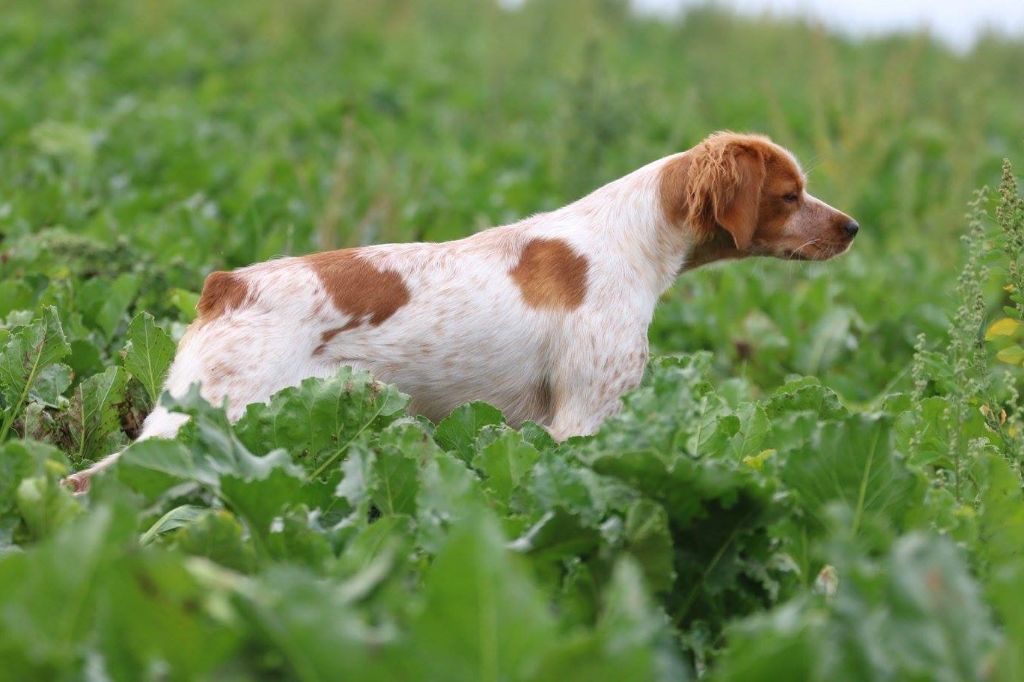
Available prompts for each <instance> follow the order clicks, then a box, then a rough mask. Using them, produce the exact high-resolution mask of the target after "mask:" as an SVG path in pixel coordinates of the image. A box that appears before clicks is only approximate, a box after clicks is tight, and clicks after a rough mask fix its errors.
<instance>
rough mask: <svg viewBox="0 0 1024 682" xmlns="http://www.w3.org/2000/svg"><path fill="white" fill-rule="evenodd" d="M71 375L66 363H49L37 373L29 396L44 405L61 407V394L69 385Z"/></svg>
mask: <svg viewBox="0 0 1024 682" xmlns="http://www.w3.org/2000/svg"><path fill="white" fill-rule="evenodd" d="M71 375H72V372H71V368H70V367H68V366H67V365H63V364H56V365H49V366H48V367H45V368H43V371H41V372H40V373H39V378H38V379H37V380H36V382H35V385H34V386H33V387H32V390H31V391H29V396H30V397H31V399H32V400H34V401H35V402H37V403H40V404H41V405H44V406H46V407H55V408H59V407H62V405H61V396H63V395H64V391H66V390H68V387H69V386H71Z"/></svg>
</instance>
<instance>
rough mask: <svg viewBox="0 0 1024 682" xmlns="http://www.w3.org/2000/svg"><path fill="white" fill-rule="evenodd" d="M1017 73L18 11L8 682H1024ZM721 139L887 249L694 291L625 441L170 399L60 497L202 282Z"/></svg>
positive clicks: (840, 51) (483, 417)
mask: <svg viewBox="0 0 1024 682" xmlns="http://www.w3.org/2000/svg"><path fill="white" fill-rule="evenodd" d="M1022 64H1024V40H1017V41H1013V40H1009V39H1003V38H997V37H994V36H989V37H984V38H982V39H981V40H980V42H979V43H978V44H977V46H976V47H974V48H973V49H972V50H971V51H970V52H967V53H965V54H956V53H953V52H951V51H950V50H948V49H947V48H945V47H944V46H942V45H941V44H940V43H938V42H935V41H934V40H931V39H929V38H928V37H927V36H925V35H904V36H899V37H888V38H872V39H853V38H845V37H840V36H836V35H832V34H829V33H827V32H824V31H823V30H821V29H820V28H817V27H815V26H811V25H807V24H803V23H798V22H795V21H781V20H772V19H768V18H762V19H744V18H738V17H735V16H731V15H728V14H724V13H721V12H718V11H714V10H710V9H696V10H693V11H691V12H690V13H689V14H687V15H685V16H684V17H682V18H680V19H679V20H676V21H657V20H653V19H643V18H637V17H634V16H632V15H630V14H629V12H628V11H627V10H626V5H625V4H624V3H623V2H619V1H616V0H559V1H557V2H555V1H551V2H545V1H542V0H534V1H533V2H528V3H526V5H525V7H524V8H522V9H521V10H516V11H510V10H506V9H503V8H502V7H501V6H500V5H499V4H497V3H495V2H492V1H491V0H487V1H484V0H481V1H479V2H463V1H461V0H432V1H429V2H428V1H425V0H424V1H413V0H390V1H387V2H384V1H378V2H375V1H373V0H370V1H368V2H348V1H347V0H346V1H340V0H339V1H337V2H331V1H329V0H291V1H290V2H287V3H283V2H279V3H271V2H262V1H259V2H256V1H254V2H234V3H232V2H226V1H223V0H206V1H203V0H160V1H157V0H135V1H131V2H130V1H129V0H13V1H9V2H6V3H4V5H3V7H2V8H0V661H2V664H0V679H10V680H19V681H24V680H79V679H85V680H96V681H101V680H131V681H134V680H197V679H198V680H217V681H225V682H227V681H234V680H250V679H261V680H262V679H265V680H278V679H297V680H304V681H313V680H444V681H446V682H452V681H466V682H492V681H498V680H510V681H511V680H552V681H562V680H576V679H579V680H588V682H601V681H603V680H607V681H608V682H620V681H623V680H665V681H668V680H686V679H705V680H714V681H739V680H765V681H772V682H774V681H779V680H827V681H830V682H831V681H837V680H894V681H895V680H899V681H902V680H927V681H946V680H1000V681H1006V682H1016V681H1019V680H1022V679H1024V493H1022V463H1024V450H1022V445H1024V414H1022V412H1021V399H1020V395H1019V393H1020V390H1021V387H1022V381H1021V380H1022V377H1024V375H1022V372H1021V369H1020V365H1021V363H1022V361H1024V348H1022V346H1024V322H1022V320H1024V200H1022V198H1021V193H1020V189H1019V187H1018V184H1017V181H1016V180H1015V175H1014V170H1015V169H1016V172H1017V173H1020V172H1021V170H1022V169H1024V69H1022V68H1021V65H1022ZM727 128H728V129H734V130H749V131H759V132H763V133H766V134H769V135H770V136H772V137H773V138H774V139H775V140H776V141H778V142H780V143H781V144H783V145H785V146H787V147H790V148H791V149H793V150H794V151H795V152H796V153H797V155H798V157H799V158H801V160H802V161H803V163H804V166H805V168H806V169H807V170H808V172H809V187H810V190H811V191H812V192H813V193H814V194H816V195H817V196H819V197H821V198H823V199H824V200H825V201H827V202H829V203H831V204H833V205H835V206H837V207H839V208H841V209H842V210H844V211H846V212H848V213H850V214H851V215H853V216H855V217H856V218H857V219H858V220H859V221H860V224H861V226H862V230H861V234H860V236H859V237H858V239H857V243H856V244H855V245H854V248H853V250H852V252H851V253H849V254H847V255H845V256H843V257H841V258H839V259H837V260H835V261H833V262H828V263H822V264H807V263H792V262H781V261H767V260H758V261H745V262H742V263H725V264H722V265H718V266H714V267H710V268H706V269H701V270H698V271H695V272H691V273H688V274H686V275H684V276H683V277H681V278H680V281H679V282H678V283H677V285H676V286H675V287H674V288H673V289H672V290H671V291H670V292H669V293H668V294H667V295H666V296H665V299H664V301H663V302H662V303H661V306H660V307H659V310H658V314H657V316H656V319H655V323H654V325H653V326H652V328H651V330H650V340H651V345H652V358H653V359H652V361H651V364H650V366H649V368H648V371H647V375H646V378H645V381H644V384H643V386H642V387H641V388H639V389H638V390H636V391H634V392H632V393H631V394H629V395H628V396H626V398H625V399H624V407H623V410H622V412H621V413H620V414H619V415H618V416H616V417H613V418H611V419H609V420H608V422H607V423H606V424H605V425H604V427H603V428H602V429H601V431H600V432H599V433H598V434H596V435H594V436H592V437H587V438H575V439H571V440H569V441H567V442H565V443H561V444H556V443H555V442H553V441H552V440H551V439H550V438H549V437H548V435H547V434H546V432H545V431H544V430H543V429H542V428H540V427H538V426H536V425H532V424H527V425H526V426H524V427H523V428H522V429H520V430H514V429H512V428H510V427H508V426H507V425H504V424H503V422H502V417H501V415H500V414H499V413H498V412H497V411H496V410H495V409H493V408H491V407H490V406H488V405H485V404H481V403H477V404H470V405H466V406H463V407H460V408H458V409H457V410H456V411H455V412H454V413H453V414H452V415H451V416H449V417H448V418H447V419H445V420H443V421H442V422H440V423H438V424H433V423H430V422H429V421H427V420H425V419H422V418H417V417H410V416H407V415H406V413H405V406H406V404H407V398H406V396H404V395H403V394H402V393H401V392H400V391H399V390H398V388H396V387H393V386H386V385H382V384H378V383H376V382H374V381H373V379H372V378H371V377H369V376H367V375H364V374H353V373H351V372H350V371H348V370H347V369H346V370H342V371H341V372H340V373H339V374H338V375H337V376H335V377H333V378H330V379H327V380H324V381H313V380H311V381H307V382H305V383H303V384H302V385H301V386H298V387H295V388H291V389H287V390H285V391H282V392H281V393H279V394H277V395H276V396H275V397H274V398H273V400H272V401H271V402H270V404H268V405H254V406H250V407H249V409H248V411H247V412H246V414H245V416H244V417H243V418H242V419H241V420H240V421H238V422H237V423H235V424H229V423H228V421H227V420H226V418H225V415H224V413H223V411H222V410H221V409H220V408H219V407H218V406H211V405H208V404H206V403H204V402H203V401H202V399H201V398H200V397H199V395H198V393H197V392H193V394H191V395H189V396H188V397H186V398H184V399H182V400H180V401H173V400H170V399H169V397H167V396H164V397H163V398H162V400H164V401H165V402H166V403H167V404H169V405H171V406H173V408H174V409H176V410H179V411H183V412H186V413H188V414H190V415H192V417H193V419H192V421H191V422H190V424H189V426H187V427H186V428H185V430H184V431H183V433H182V434H181V435H180V436H179V437H178V439H176V440H173V441H170V440H156V441H147V442H144V443H141V444H139V445H137V446H133V447H131V448H129V449H128V451H127V453H126V454H125V456H124V458H123V459H122V460H121V463H120V464H119V465H118V466H117V467H116V468H114V469H112V470H110V472H109V474H108V475H105V476H103V477H101V478H99V479H97V480H95V481H94V483H93V487H92V490H91V491H90V493H89V494H88V495H87V496H78V497H75V496H72V495H71V494H70V493H69V492H68V491H67V490H66V489H64V488H63V487H62V486H61V484H60V479H61V478H62V477H63V476H64V475H66V474H67V473H69V472H71V471H74V470H76V469H79V468H82V467H83V466H85V465H87V464H88V463H90V462H92V461H94V460H96V459H97V458H100V457H102V456H103V455H105V454H107V453H110V452H113V451H115V450H117V449H119V448H121V447H123V446H124V445H126V444H127V443H129V442H130V441H131V440H132V438H133V437H134V436H135V435H137V433H138V430H139V427H140V424H141V421H142V419H143V418H144V417H145V415H146V414H147V413H148V412H149V410H150V409H151V408H152V406H153V405H154V404H155V403H156V402H157V401H159V400H161V396H160V388H161V383H162V379H163V376H164V374H165V372H166V370H167V367H168V365H169V363H170V360H171V358H172V356H173V351H174V345H175V342H176V340H177V339H178V338H180V336H181V334H182V333H183V331H184V329H185V327H186V326H187V324H188V323H189V322H190V321H191V320H192V319H193V317H194V315H195V303H196V300H197V297H198V291H199V289H200V287H201V286H202V281H203V278H204V276H205V275H206V274H207V273H208V272H210V271H211V270H214V269H226V268H231V267H237V266H241V265H245V264H249V263H251V262H255V261H258V260H263V259H267V258H270V257H273V256H277V255H282V254H301V253H306V252H310V251H314V250H321V249H327V248H336V247H340V246H348V245H357V244H363V243H379V242H388V241H409V240H416V239H426V240H443V239H451V238H456V237H459V236H463V235H466V234H469V233H471V232H473V231H475V230H478V229H481V228H484V227H487V226H491V225H495V224H500V223H502V222H508V221H512V220H514V219H517V218H519V217H523V216H525V215H528V214H530V213H534V212H538V211H543V210H548V209H551V208H555V207H558V206H560V205H563V204H565V203H567V202H569V201H571V200H572V199H574V198H576V197H578V196H580V195H581V194H583V193H585V192H587V191H589V190H590V189H593V188H595V187H597V186H599V185H600V184H602V183H604V182H606V181H609V180H611V179H614V178H616V177H619V176H621V175H623V174H625V173H627V172H629V171H631V170H633V169H635V168H637V167H639V166H641V165H643V164H645V163H647V162H649V161H651V160H653V159H656V158H659V157H661V156H664V155H666V154H668V153H672V152H675V151H680V150H683V149H686V148H688V147H690V146H692V145H693V144H694V143H696V142H697V141H699V140H700V139H701V138H702V137H704V136H705V135H707V134H708V133H710V132H712V131H714V130H718V129H727ZM1004 159H1005V160H1006V161H1005V163H1004ZM985 186H987V187H989V188H990V189H987V190H981V189H980V188H982V187H985Z"/></svg>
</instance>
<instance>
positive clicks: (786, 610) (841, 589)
mask: <svg viewBox="0 0 1024 682" xmlns="http://www.w3.org/2000/svg"><path fill="white" fill-rule="evenodd" d="M850 550H851V548H850V547H847V548H846V549H844V550H843V551H844V552H846V553H849V551H850ZM854 556H855V555H849V558H848V559H844V560H843V561H841V562H840V564H839V565H838V570H837V573H838V576H839V585H838V590H837V592H836V595H835V596H834V597H833V598H832V599H831V601H830V602H823V601H820V600H818V599H809V598H807V597H806V596H804V597H800V598H798V599H796V600H794V601H791V602H788V603H787V604H785V605H783V606H781V607H778V608H776V609H775V610H773V611H771V612H769V613H767V614H761V615H757V616H754V617H752V618H749V619H746V620H744V621H740V622H738V623H736V624H734V625H733V626H732V627H730V629H729V632H728V637H727V640H726V641H727V642H728V646H727V647H726V649H725V651H724V652H722V654H721V656H720V660H719V661H718V662H717V664H716V670H715V671H714V672H713V674H712V675H711V679H712V680H714V681H715V682H719V681H723V680H728V681H730V682H740V681H746V680H749V681H751V682H755V681H757V680H764V679H805V680H822V681H823V682H824V681H825V680H875V679H893V680H941V681H949V682H953V681H955V680H973V679H978V678H979V677H980V676H981V671H984V670H985V669H986V668H987V667H988V666H990V665H991V656H992V655H993V653H994V651H995V647H996V645H997V643H998V635H997V632H996V629H995V627H994V624H993V622H992V618H991V615H990V614H989V612H988V609H987V608H986V607H985V605H984V604H983V603H982V601H981V598H980V597H981V595H980V591H979V589H978V587H977V585H976V584H975V583H974V582H973V580H972V578H971V576H970V573H969V571H968V570H967V566H966V565H965V564H964V561H963V559H962V558H961V556H960V555H959V552H958V551H957V549H956V548H955V547H954V546H953V545H952V543H951V542H949V541H948V540H945V539H942V538H936V537H934V536H926V535H922V534H912V535H908V536H904V537H902V538H900V539H898V540H897V541H896V542H895V543H894V545H893V546H892V548H891V550H890V551H889V552H888V554H887V556H886V557H884V558H883V560H881V561H877V562H876V561H872V560H870V559H867V558H864V557H859V556H858V557H857V558H856V559H854V558H853V557H854Z"/></svg>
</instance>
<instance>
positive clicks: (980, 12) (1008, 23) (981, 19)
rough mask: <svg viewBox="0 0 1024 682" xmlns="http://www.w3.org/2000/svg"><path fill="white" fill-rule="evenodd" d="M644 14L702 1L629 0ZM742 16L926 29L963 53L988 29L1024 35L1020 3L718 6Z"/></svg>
mask: <svg viewBox="0 0 1024 682" xmlns="http://www.w3.org/2000/svg"><path fill="white" fill-rule="evenodd" d="M632 1H633V4H634V5H635V6H636V7H637V8H638V9H640V10H641V11H644V12H651V11H653V12H669V13H671V12H674V11H678V10H679V8H680V7H682V6H685V5H694V4H704V3H703V2H702V1H701V0H632ZM717 4H722V5H727V6H730V7H734V8H736V9H738V10H740V11H742V12H745V13H753V14H759V13H762V12H771V13H773V14H780V15H793V14H797V15H810V16H813V17H815V18H817V19H820V20H821V21H822V22H823V23H825V24H826V25H828V26H831V27H833V28H836V29H838V30H841V31H849V32H851V33H854V34H859V33H877V32H883V31H892V30H898V29H907V30H912V29H917V28H921V27H922V26H926V27H928V28H929V30H930V31H931V32H932V33H934V34H935V35H936V36H938V37H940V38H942V39H943V40H945V41H947V42H948V43H950V44H951V45H953V46H955V47H957V48H960V49H964V48H968V47H970V46H971V44H972V42H973V40H974V37H975V36H976V35H977V33H978V32H979V31H980V30H982V29H983V28H986V27H995V28H997V29H999V30H1001V31H1002V32H1005V33H1012V34H1016V35H1021V34H1024V0H966V1H965V0H955V1H949V0H853V1H850V2H846V1H843V0H838V1H837V0H717Z"/></svg>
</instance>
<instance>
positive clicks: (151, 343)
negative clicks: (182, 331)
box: [124, 313, 174, 403]
mask: <svg viewBox="0 0 1024 682" xmlns="http://www.w3.org/2000/svg"><path fill="white" fill-rule="evenodd" d="M173 359H174V341H172V340H171V337H170V336H168V335H167V332H165V331H164V330H163V329H161V328H160V327H158V326H157V325H156V321H155V320H154V319H153V316H152V315H150V314H149V313H139V314H138V315H136V316H135V319H134V320H132V323H131V324H130V325H129V326H128V345H127V346H126V347H125V354H124V368H125V369H126V370H128V371H129V372H130V373H131V374H132V376H134V377H135V378H136V379H138V380H139V381H140V382H141V383H142V385H143V387H144V388H145V389H146V393H147V394H148V395H149V398H150V400H152V401H153V402H154V403H155V402H156V400H157V398H159V397H160V390H161V389H162V388H163V385H164V378H166V376H167V370H168V368H170V366H171V360H173Z"/></svg>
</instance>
